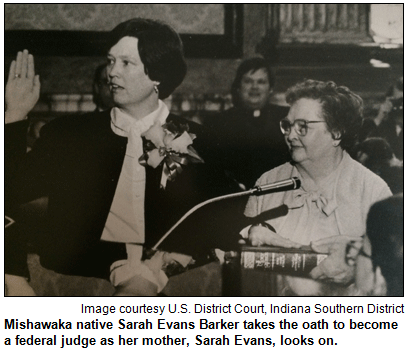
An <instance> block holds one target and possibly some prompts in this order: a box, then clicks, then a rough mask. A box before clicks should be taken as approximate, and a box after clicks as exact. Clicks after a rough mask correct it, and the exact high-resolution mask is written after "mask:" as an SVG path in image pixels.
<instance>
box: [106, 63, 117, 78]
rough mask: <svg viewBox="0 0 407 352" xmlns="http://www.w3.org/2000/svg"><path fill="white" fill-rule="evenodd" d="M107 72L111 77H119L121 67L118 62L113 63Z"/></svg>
mask: <svg viewBox="0 0 407 352" xmlns="http://www.w3.org/2000/svg"><path fill="white" fill-rule="evenodd" d="M107 73H108V76H109V77H110V78H112V77H117V76H118V74H119V68H118V65H117V63H114V64H111V65H109V66H108V67H107Z"/></svg>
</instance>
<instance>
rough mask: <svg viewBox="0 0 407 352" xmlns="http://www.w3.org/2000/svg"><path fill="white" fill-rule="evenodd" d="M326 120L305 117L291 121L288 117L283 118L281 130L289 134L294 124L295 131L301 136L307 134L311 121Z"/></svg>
mask: <svg viewBox="0 0 407 352" xmlns="http://www.w3.org/2000/svg"><path fill="white" fill-rule="evenodd" d="M321 122H326V121H308V120H303V119H298V120H295V121H294V122H293V123H291V122H290V121H289V120H288V119H282V120H281V121H280V129H281V132H283V134H285V135H289V134H290V133H291V127H293V126H294V131H295V132H297V134H298V135H299V136H305V135H306V134H307V132H308V124H310V123H321Z"/></svg>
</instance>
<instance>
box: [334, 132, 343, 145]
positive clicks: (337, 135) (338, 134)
mask: <svg viewBox="0 0 407 352" xmlns="http://www.w3.org/2000/svg"><path fill="white" fill-rule="evenodd" d="M332 139H333V141H332V144H333V146H334V147H337V146H338V145H339V144H340V143H341V139H342V133H341V132H339V131H333V132H332Z"/></svg>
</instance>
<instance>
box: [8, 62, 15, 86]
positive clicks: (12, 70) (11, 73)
mask: <svg viewBox="0 0 407 352" xmlns="http://www.w3.org/2000/svg"><path fill="white" fill-rule="evenodd" d="M15 72H16V60H13V61H11V65H10V69H9V72H8V82H9V81H11V80H12V79H14V75H15Z"/></svg>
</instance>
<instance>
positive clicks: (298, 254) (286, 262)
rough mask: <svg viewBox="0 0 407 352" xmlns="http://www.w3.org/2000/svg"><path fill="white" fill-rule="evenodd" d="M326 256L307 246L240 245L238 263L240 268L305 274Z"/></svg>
mask: <svg viewBox="0 0 407 352" xmlns="http://www.w3.org/2000/svg"><path fill="white" fill-rule="evenodd" d="M327 257H328V255H327V254H321V253H316V252H314V251H312V250H311V248H309V247H304V248H281V247H271V246H261V247H252V246H242V248H241V256H240V264H241V268H242V269H253V270H257V271H272V272H276V273H281V274H288V275H299V276H306V275H307V274H308V273H309V272H310V271H311V270H312V269H313V268H315V267H316V266H317V265H319V264H320V263H321V262H322V261H323V260H324V259H325V258H327Z"/></svg>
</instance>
